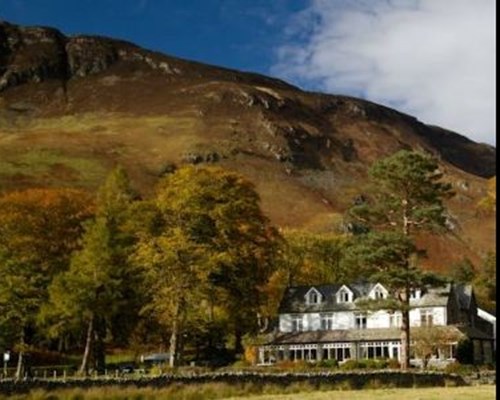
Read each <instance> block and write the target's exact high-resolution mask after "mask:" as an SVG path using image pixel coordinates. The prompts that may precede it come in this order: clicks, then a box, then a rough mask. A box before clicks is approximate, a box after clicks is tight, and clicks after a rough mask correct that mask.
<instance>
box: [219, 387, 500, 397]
mask: <svg viewBox="0 0 500 400" xmlns="http://www.w3.org/2000/svg"><path fill="white" fill-rule="evenodd" d="M495 389H496V386H494V385H482V386H466V387H436V388H418V389H374V390H356V391H350V390H348V391H327V392H312V393H295V394H284V395H267V396H250V397H231V398H229V399H233V400H236V399H238V400H246V399H252V400H341V399H342V400H345V399H348V400H372V399H381V400H469V399H470V400H472V399H474V400H491V399H495V398H496V397H495V396H496V390H495ZM229 399H228V400H229Z"/></svg>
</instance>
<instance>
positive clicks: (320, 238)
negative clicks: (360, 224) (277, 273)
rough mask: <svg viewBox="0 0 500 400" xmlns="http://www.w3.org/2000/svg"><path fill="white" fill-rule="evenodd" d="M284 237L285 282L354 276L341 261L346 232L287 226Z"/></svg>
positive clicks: (282, 259)
mask: <svg viewBox="0 0 500 400" xmlns="http://www.w3.org/2000/svg"><path fill="white" fill-rule="evenodd" d="M283 238H284V246H283V255H282V257H281V260H280V267H281V268H282V269H284V270H285V274H286V275H287V281H286V282H284V283H285V285H288V286H293V285H300V284H304V285H311V284H321V283H324V282H339V281H347V280H349V279H351V278H352V277H351V276H349V272H348V271H346V270H344V269H342V266H341V264H340V260H341V259H342V251H343V249H344V246H345V244H346V241H347V237H346V236H344V235H336V234H331V233H311V232H306V231H300V230H284V231H283Z"/></svg>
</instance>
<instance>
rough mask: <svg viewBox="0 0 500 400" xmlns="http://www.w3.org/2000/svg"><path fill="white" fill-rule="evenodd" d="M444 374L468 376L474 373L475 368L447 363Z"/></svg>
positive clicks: (456, 363)
mask: <svg viewBox="0 0 500 400" xmlns="http://www.w3.org/2000/svg"><path fill="white" fill-rule="evenodd" d="M444 372H445V373H447V374H458V375H468V374H472V373H474V372H476V368H475V367H474V366H472V365H464V364H460V363H459V362H456V361H455V362H452V363H449V364H448V365H447V366H446V367H445V368H444Z"/></svg>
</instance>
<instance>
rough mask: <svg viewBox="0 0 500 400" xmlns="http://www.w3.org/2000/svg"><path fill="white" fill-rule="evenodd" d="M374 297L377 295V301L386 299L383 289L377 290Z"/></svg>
mask: <svg viewBox="0 0 500 400" xmlns="http://www.w3.org/2000/svg"><path fill="white" fill-rule="evenodd" d="M374 295H375V298H376V299H384V298H385V294H384V292H383V291H382V290H381V289H377V290H375V293H374Z"/></svg>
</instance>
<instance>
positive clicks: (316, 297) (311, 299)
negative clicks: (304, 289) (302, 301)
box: [306, 289, 321, 304]
mask: <svg viewBox="0 0 500 400" xmlns="http://www.w3.org/2000/svg"><path fill="white" fill-rule="evenodd" d="M306 302H307V304H319V303H321V295H320V294H319V293H318V292H317V291H316V290H314V289H312V290H311V291H310V292H309V293H308V294H307V298H306Z"/></svg>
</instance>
